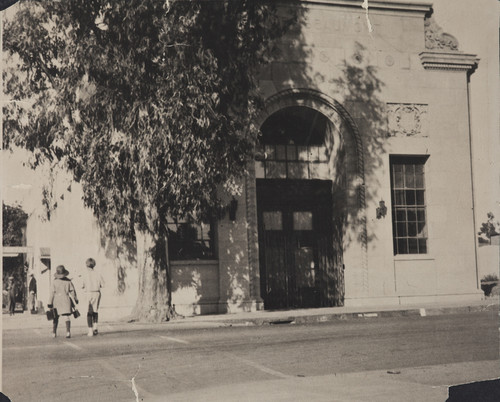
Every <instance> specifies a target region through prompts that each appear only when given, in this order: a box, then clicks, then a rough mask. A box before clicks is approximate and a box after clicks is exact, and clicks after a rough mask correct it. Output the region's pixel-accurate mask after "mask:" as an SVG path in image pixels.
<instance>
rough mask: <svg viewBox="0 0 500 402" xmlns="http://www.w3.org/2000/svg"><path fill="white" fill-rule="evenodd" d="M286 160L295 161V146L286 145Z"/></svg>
mask: <svg viewBox="0 0 500 402" xmlns="http://www.w3.org/2000/svg"><path fill="white" fill-rule="evenodd" d="M286 159H287V160H289V161H296V160H297V147H296V146H295V145H288V146H287V147H286Z"/></svg>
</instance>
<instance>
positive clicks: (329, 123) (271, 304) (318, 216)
mask: <svg viewBox="0 0 500 402" xmlns="http://www.w3.org/2000/svg"><path fill="white" fill-rule="evenodd" d="M309 92H310V91H309ZM311 95H313V96H311ZM315 97H316V98H318V96H317V94H316V93H315V92H311V93H306V94H304V93H298V92H292V91H290V93H287V94H280V95H278V96H275V98H274V99H271V101H270V102H269V103H268V108H267V113H266V116H265V117H264V118H263V119H262V120H261V131H262V137H261V141H260V150H259V152H258V153H257V158H256V165H255V176H256V201H257V229H258V249H259V255H258V261H259V273H260V296H261V297H262V299H263V301H264V308H266V309H282V308H308V307H326V306H341V305H343V303H344V293H345V284H344V235H345V233H346V228H347V220H348V219H351V220H353V219H352V218H353V216H354V214H356V215H357V216H361V217H362V216H363V215H364V197H363V193H362V192H361V191H360V190H364V187H363V185H362V184H363V183H362V182H363V180H362V165H363V163H362V153H361V152H359V150H360V149H361V146H360V144H358V143H357V137H356V135H352V132H349V131H350V125H349V122H346V118H345V117H344V116H342V115H340V114H339V113H338V112H337V110H336V109H335V108H333V107H331V105H329V104H327V103H326V102H322V101H320V102H318V100H319V99H315ZM346 117H348V115H347V116H346ZM360 179H361V180H360ZM353 204H356V206H354V207H353ZM360 211H361V212H362V213H361V214H360V213H359V212H360ZM356 219H357V218H356ZM359 223H361V225H358V226H359V227H361V228H362V230H361V232H363V231H365V230H366V226H365V224H366V223H365V221H364V220H363V219H360V220H358V221H357V222H356V224H359ZM365 245H366V244H365ZM362 251H363V254H364V253H365V252H366V248H364V249H363V250H362Z"/></svg>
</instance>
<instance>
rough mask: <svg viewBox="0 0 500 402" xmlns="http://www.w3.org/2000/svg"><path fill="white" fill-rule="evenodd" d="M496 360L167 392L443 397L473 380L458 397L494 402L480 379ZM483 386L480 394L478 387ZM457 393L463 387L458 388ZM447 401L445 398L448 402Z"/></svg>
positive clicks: (358, 401) (271, 397)
mask: <svg viewBox="0 0 500 402" xmlns="http://www.w3.org/2000/svg"><path fill="white" fill-rule="evenodd" d="M498 377H499V369H498V362H497V361H482V362H466V363H452V364H442V365H436V366H424V367H411V368H401V369H398V370H389V371H388V370H374V371H362V372H355V373H337V374H331V375H324V376H315V377H292V376H290V377H287V378H283V379H273V380H268V381H259V382H248V383H240V384H231V385H224V386H214V387H211V388H203V389H201V390H193V391H188V392H182V393H177V394H170V395H168V401H169V402H180V401H185V402H188V401H204V402H225V401H227V402H229V401H235V400H238V401H242V402H264V401H269V402H275V401H308V402H309V401H321V402H323V401H324V402H332V401H338V402H400V401H414V402H421V401H426V402H444V401H446V400H447V398H448V395H449V394H448V393H449V388H450V387H451V388H453V387H455V386H458V387H460V386H462V384H470V383H473V382H477V383H476V384H477V387H476V393H475V398H474V399H467V398H466V399H463V398H460V391H459V392H458V395H457V396H458V398H457V399H453V402H458V401H466V400H467V401H472V400H474V401H481V402H490V401H491V402H492V401H498V400H499V399H498V397H499V396H500V393H499V387H498V385H499V384H500V383H499V382H498V380H497V381H495V382H494V383H493V384H489V386H488V384H487V381H485V379H497V378H498ZM479 391H483V392H484V394H483V395H482V396H483V397H479V396H480V392H479ZM462 392H463V391H462ZM165 400H166V399H165V397H157V398H144V401H145V402H162V401H165ZM450 402H451V401H450Z"/></svg>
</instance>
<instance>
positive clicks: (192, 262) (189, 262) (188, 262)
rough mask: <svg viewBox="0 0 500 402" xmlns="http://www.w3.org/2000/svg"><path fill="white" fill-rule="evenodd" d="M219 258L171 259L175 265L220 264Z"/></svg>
mask: <svg viewBox="0 0 500 402" xmlns="http://www.w3.org/2000/svg"><path fill="white" fill-rule="evenodd" d="M218 263H219V260H175V261H170V264H171V265H172V266H174V265H214V264H218Z"/></svg>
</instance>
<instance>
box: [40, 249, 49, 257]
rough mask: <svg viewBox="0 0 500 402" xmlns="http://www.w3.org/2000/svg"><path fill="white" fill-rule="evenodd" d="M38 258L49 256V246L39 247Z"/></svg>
mask: <svg viewBox="0 0 500 402" xmlns="http://www.w3.org/2000/svg"><path fill="white" fill-rule="evenodd" d="M40 258H50V247H40Z"/></svg>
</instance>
